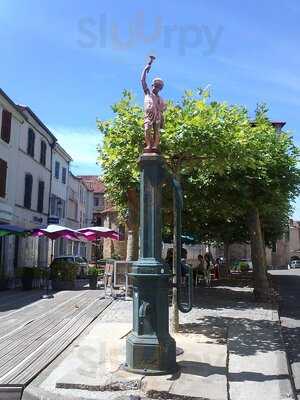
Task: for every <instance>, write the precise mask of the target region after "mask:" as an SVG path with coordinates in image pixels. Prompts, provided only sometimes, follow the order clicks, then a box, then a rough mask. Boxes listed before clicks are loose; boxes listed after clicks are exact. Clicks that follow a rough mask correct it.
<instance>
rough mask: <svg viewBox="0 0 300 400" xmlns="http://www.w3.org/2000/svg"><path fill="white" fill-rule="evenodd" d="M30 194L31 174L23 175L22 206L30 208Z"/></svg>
mask: <svg viewBox="0 0 300 400" xmlns="http://www.w3.org/2000/svg"><path fill="white" fill-rule="evenodd" d="M31 194H32V175H31V174H26V175H25V192H24V207H25V208H29V209H30V208H31Z"/></svg>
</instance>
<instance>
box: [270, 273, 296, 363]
mask: <svg viewBox="0 0 300 400" xmlns="http://www.w3.org/2000/svg"><path fill="white" fill-rule="evenodd" d="M273 279H274V280H275V281H276V282H277V284H278V288H279V314H280V318H281V327H282V334H283V339H284V342H285V345H286V349H287V353H288V357H289V360H290V362H291V363H295V362H298V363H299V362H300V275H293V271H291V272H290V274H289V275H275V276H273Z"/></svg>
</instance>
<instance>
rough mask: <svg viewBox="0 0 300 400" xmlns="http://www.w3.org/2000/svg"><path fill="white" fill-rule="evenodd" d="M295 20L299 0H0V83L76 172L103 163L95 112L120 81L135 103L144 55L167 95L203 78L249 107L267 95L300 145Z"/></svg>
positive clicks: (299, 215) (299, 27) (104, 114)
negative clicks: (150, 58)
mask: <svg viewBox="0 0 300 400" xmlns="http://www.w3.org/2000/svg"><path fill="white" fill-rule="evenodd" d="M299 19H300V2H299V0H289V1H288V2H283V1H282V0H261V1H260V2H253V1H252V0H244V1H240V0H227V1H220V0H185V1H182V0H173V1H172V2H171V1H167V0H160V1H157V0H152V1H150V0H148V1H143V0H131V1H124V0H122V1H121V0H115V1H111V0H110V1H105V0H102V1H98V0H85V1H82V0H63V1H62V0H43V1H40V0H0V50H1V55H2V57H1V61H0V87H1V88H2V89H3V90H4V91H5V92H6V93H7V94H8V96H9V97H11V98H12V100H14V101H15V102H16V103H20V104H27V105H29V106H30V107H31V108H32V110H33V111H34V112H35V113H36V114H37V115H38V116H39V118H40V119H41V120H42V121H43V122H44V123H45V124H46V125H47V126H48V127H49V128H50V129H51V130H52V131H53V133H54V134H55V136H56V137H57V139H58V140H59V142H60V144H61V145H62V146H63V147H64V148H65V149H66V151H67V152H68V153H69V154H70V155H71V156H72V158H73V159H74V161H73V164H72V170H73V172H74V173H76V174H81V175H84V174H100V172H101V171H100V167H99V166H98V165H97V164H96V158H97V146H98V145H99V144H101V139H102V138H101V135H100V133H99V131H97V128H96V120H97V119H108V118H111V117H112V111H111V105H112V104H114V103H115V102H116V101H118V99H119V98H120V95H121V93H122V91H123V90H124V89H130V90H132V91H134V92H135V93H136V98H137V101H138V102H140V103H141V104H142V101H143V98H142V96H143V95H142V91H141V88H140V74H141V70H142V68H143V66H144V64H145V63H146V62H147V60H148V55H149V54H154V55H155V56H156V57H157V59H156V61H155V63H154V64H153V67H152V70H151V73H150V78H151V77H154V76H160V77H161V78H163V80H164V82H165V87H164V91H163V97H164V98H166V99H173V100H175V101H176V100H177V99H179V98H180V97H181V96H182V94H183V91H184V90H185V89H195V88H198V87H202V88H204V87H206V86H207V85H210V90H211V93H212V95H213V98H214V99H215V100H218V101H227V102H228V103H230V104H231V103H238V104H242V105H245V106H246V107H247V108H248V110H249V111H250V113H251V114H253V112H254V110H255V107H256V104H257V103H260V102H266V103H267V104H268V106H269V116H270V118H271V119H273V120H280V121H285V122H286V126H285V128H286V129H287V130H288V131H290V132H291V134H292V135H293V137H294V140H295V142H296V143H297V144H300V113H299V112H298V110H299V107H300V75H299V70H300V52H299V36H300V24H299ZM294 218H295V219H299V220H300V201H299V200H298V201H297V203H296V208H295V213H294Z"/></svg>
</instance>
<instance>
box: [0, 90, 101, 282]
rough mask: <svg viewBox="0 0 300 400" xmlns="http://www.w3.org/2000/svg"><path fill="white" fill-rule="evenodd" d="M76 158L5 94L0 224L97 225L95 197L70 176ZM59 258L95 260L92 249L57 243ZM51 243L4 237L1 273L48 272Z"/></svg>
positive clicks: (0, 105) (0, 95) (0, 102)
mask: <svg viewBox="0 0 300 400" xmlns="http://www.w3.org/2000/svg"><path fill="white" fill-rule="evenodd" d="M71 161H72V158H71V156H70V155H69V154H68V153H67V152H66V151H65V150H64V149H63V148H62V147H61V146H60V145H59V143H57V140H56V138H55V136H54V135H53V134H52V132H51V131H50V130H49V129H48V128H47V126H46V125H45V124H44V123H43V122H42V121H41V120H40V119H39V117H38V116H37V115H36V114H35V113H34V112H33V111H32V109H31V108H30V107H28V106H21V105H17V104H15V103H14V102H13V101H12V100H11V99H10V98H9V97H8V96H7V95H6V93H5V92H3V91H2V90H1V89H0V224H10V225H17V226H19V227H22V228H25V229H28V230H30V229H34V228H41V227H46V226H47V225H48V224H50V223H52V224H53V223H56V224H59V225H64V226H67V227H70V228H73V229H78V228H81V227H86V226H88V225H91V224H92V219H93V201H94V200H93V194H92V191H91V190H90V189H89V188H88V186H87V185H86V184H85V183H84V181H83V180H82V179H80V178H78V177H76V176H74V175H73V174H72V173H71V172H70V162H71ZM54 250H55V252H54V255H66V254H70V253H73V254H81V255H84V256H86V257H87V258H90V257H91V244H90V243H87V242H85V243H81V242H76V243H73V242H69V241H67V240H56V241H55V248H54ZM51 252H52V251H51V244H50V241H49V240H48V239H47V238H45V237H40V238H36V237H33V236H27V237H19V236H15V235H10V236H7V237H0V269H2V270H3V271H4V273H5V275H6V276H8V277H12V278H13V277H14V276H15V274H16V269H17V268H18V267H34V266H39V267H46V266H48V265H49V262H50V259H51Z"/></svg>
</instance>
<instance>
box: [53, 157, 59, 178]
mask: <svg viewBox="0 0 300 400" xmlns="http://www.w3.org/2000/svg"><path fill="white" fill-rule="evenodd" d="M54 175H55V178H56V179H59V162H58V161H55V171H54Z"/></svg>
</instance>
